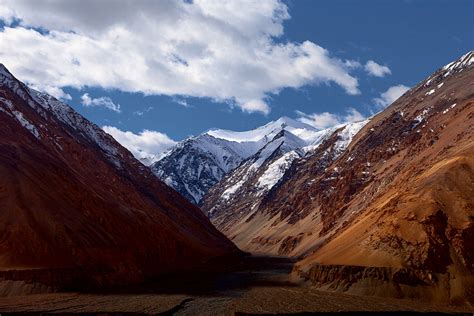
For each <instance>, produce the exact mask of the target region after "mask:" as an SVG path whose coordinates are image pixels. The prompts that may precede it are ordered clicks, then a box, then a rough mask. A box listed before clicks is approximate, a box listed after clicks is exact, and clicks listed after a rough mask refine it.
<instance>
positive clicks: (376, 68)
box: [364, 60, 392, 77]
mask: <svg viewBox="0 0 474 316" xmlns="http://www.w3.org/2000/svg"><path fill="white" fill-rule="evenodd" d="M364 70H365V71H366V72H367V73H368V74H369V75H371V76H375V77H385V76H386V75H390V74H391V73H392V71H391V70H390V68H388V67H387V66H383V65H380V64H377V63H376V62H375V61H373V60H369V61H368V62H367V63H366V64H365V66H364Z"/></svg>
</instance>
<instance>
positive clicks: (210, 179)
mask: <svg viewBox="0 0 474 316" xmlns="http://www.w3.org/2000/svg"><path fill="white" fill-rule="evenodd" d="M340 127H341V126H335V127H332V128H328V129H324V130H318V129H316V128H314V127H313V126H311V125H308V124H305V123H302V122H300V121H297V120H294V119H291V118H288V117H282V118H280V119H278V120H275V121H272V122H269V123H268V124H266V125H263V126H260V127H257V128H256V129H253V130H249V131H239V132H238V131H230V130H222V129H211V130H209V131H207V132H205V133H203V134H201V135H199V136H196V137H190V138H188V139H185V140H184V141H182V142H180V143H178V144H177V145H176V146H174V147H173V148H171V149H170V150H169V151H168V152H166V153H165V154H164V155H162V157H160V159H159V160H158V161H157V162H155V163H153V164H152V165H151V169H152V170H153V172H154V173H155V174H156V175H157V176H158V177H159V178H160V179H162V180H163V181H164V182H165V183H167V184H168V185H169V186H171V187H173V188H174V189H175V190H177V191H178V192H180V193H181V194H182V195H183V196H185V197H186V198H188V199H189V200H190V201H192V202H193V203H196V204H199V202H200V201H201V199H202V197H203V196H204V195H205V194H206V193H207V192H208V191H209V189H211V188H212V187H213V186H214V185H216V184H217V183H218V182H219V181H221V179H223V177H224V176H225V175H226V174H228V173H229V172H231V171H233V170H236V172H237V173H235V172H234V173H232V174H233V179H237V178H239V177H238V175H237V174H240V173H242V177H241V178H239V179H238V180H236V181H234V182H235V183H234V184H233V185H232V186H230V187H229V188H228V191H227V193H226V194H224V196H227V195H229V196H230V195H231V193H232V190H233V189H236V187H235V186H236V185H237V184H238V183H243V182H245V181H247V180H248V177H249V174H250V173H254V172H256V171H257V169H260V167H262V166H263V165H265V166H267V164H268V163H269V161H270V160H271V161H274V160H278V161H276V162H275V163H276V164H277V165H273V166H271V168H273V169H274V170H275V172H277V173H279V174H281V173H282V172H283V170H282V168H283V166H287V167H288V166H289V164H290V162H291V161H292V160H293V159H295V158H300V157H303V156H304V155H305V154H306V153H308V152H310V151H311V150H313V149H314V148H316V147H317V146H318V144H319V143H320V142H321V141H323V140H324V139H325V138H326V137H328V136H329V135H330V134H332V133H333V132H334V131H335V130H336V129H338V128H340ZM269 159H270V160H269ZM268 167H270V166H268ZM273 169H272V170H273ZM237 170H238V171H237ZM244 170H245V171H244ZM268 172H270V171H268ZM244 174H245V175H244ZM281 175H282V174H281ZM271 177H274V175H269V174H268V173H267V175H266V176H265V177H264V178H263V179H262V182H261V183H260V185H261V186H262V187H267V188H268V189H270V188H271V186H272V183H273V182H275V181H278V179H274V178H272V179H270V178H271ZM265 179H266V180H265Z"/></svg>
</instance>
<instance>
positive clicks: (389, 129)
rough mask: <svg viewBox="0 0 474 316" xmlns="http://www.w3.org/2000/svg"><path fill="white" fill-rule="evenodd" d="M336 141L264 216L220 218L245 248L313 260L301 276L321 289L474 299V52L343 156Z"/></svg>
mask: <svg viewBox="0 0 474 316" xmlns="http://www.w3.org/2000/svg"><path fill="white" fill-rule="evenodd" d="M335 135H336V134H333V136H331V137H330V138H329V139H327V140H326V141H324V142H323V143H321V144H320V145H319V146H318V147H317V148H316V150H315V151H314V152H313V153H312V154H311V155H310V156H307V157H305V158H304V159H301V160H299V161H297V163H294V164H293V165H292V166H291V167H290V171H288V172H287V174H288V176H289V179H287V180H286V181H284V182H283V183H282V184H281V185H279V186H278V187H276V188H275V190H272V191H271V194H269V195H268V198H266V199H264V200H263V201H262V202H260V204H259V206H258V209H257V210H256V211H252V212H249V211H247V212H245V211H243V210H236V212H235V213H234V214H233V216H234V217H232V216H230V215H225V217H224V219H223V220H220V218H219V215H217V214H216V211H214V212H213V216H216V217H215V218H214V219H213V220H214V221H216V223H217V225H218V226H219V228H220V229H221V230H222V231H223V232H225V233H226V234H227V235H228V236H229V237H231V238H232V239H233V240H234V241H235V242H236V243H237V244H238V245H240V246H241V247H242V248H243V249H251V250H255V251H259V250H260V251H261V252H265V253H273V254H285V255H293V256H299V257H302V260H301V261H299V262H298V263H297V265H296V268H295V270H294V273H295V275H296V276H298V277H300V278H303V279H306V280H308V281H310V282H312V283H313V284H314V285H317V286H319V287H322V288H326V289H332V290H341V291H352V292H354V293H359V294H376V295H390V296H394V295H395V296H409V297H423V298H427V299H432V300H439V301H448V300H451V301H456V300H466V299H467V300H468V301H471V303H472V302H473V301H474V279H473V273H474V243H473V242H472V240H473V237H474V235H473V234H474V158H473V157H474V52H470V53H468V54H466V55H464V56H462V57H461V58H460V59H459V60H457V61H455V62H453V63H450V64H448V65H447V66H445V67H443V68H441V69H440V70H438V71H437V72H435V73H434V74H433V75H432V76H430V77H429V78H428V79H427V80H425V81H423V82H421V83H420V84H419V85H417V86H416V87H414V88H413V89H411V90H410V91H408V92H407V93H405V94H404V95H403V96H402V97H401V98H399V99H398V100H397V101H395V102H394V103H393V104H392V105H391V106H389V107H388V108H387V109H385V110H384V111H383V112H381V113H379V114H377V115H376V116H375V117H373V118H372V119H371V120H370V122H369V123H367V125H365V126H364V127H363V128H362V130H361V131H360V132H359V133H357V135H356V136H355V137H354V139H353V140H352V142H351V143H350V145H349V147H348V148H347V149H346V150H345V151H343V152H342V153H341V154H340V155H339V156H338V157H336V159H332V158H330V157H331V155H328V152H327V149H329V148H333V147H331V144H332V143H334V142H335V139H334V137H335ZM336 156H337V155H336ZM328 157H329V158H328ZM290 175H291V176H290ZM208 207H209V206H208ZM241 211H243V215H240V214H239V212H241ZM226 213H227V214H229V213H230V210H229V212H226ZM227 223H229V224H227ZM249 232H250V235H251V237H250V238H249V237H247V236H248V234H249Z"/></svg>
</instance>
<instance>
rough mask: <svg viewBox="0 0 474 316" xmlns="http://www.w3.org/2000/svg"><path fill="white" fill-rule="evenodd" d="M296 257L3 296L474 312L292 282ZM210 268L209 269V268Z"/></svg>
mask: <svg viewBox="0 0 474 316" xmlns="http://www.w3.org/2000/svg"><path fill="white" fill-rule="evenodd" d="M294 262H295V261H294V260H293V259H288V258H275V257H255V256H249V257H244V258H240V259H236V260H233V261H231V262H228V264H227V265H226V267H225V269H222V270H219V271H215V272H213V273H209V272H205V270H203V271H202V272H201V273H184V274H174V275H169V276H166V277H161V278H159V279H155V280H152V281H150V282H149V283H148V284H146V285H144V286H141V287H135V288H120V289H114V290H106V291H101V292H97V291H95V292H91V291H79V292H77V291H76V292H63V293H49V294H37V295H24V296H10V297H0V314H1V315H36V314H42V315H44V314H56V315H58V314H60V315H91V314H99V315H177V316H179V315H199V316H201V315H212V316H218V315H336V314H337V315H454V314H456V315H469V316H472V315H473V314H472V313H466V312H471V310H472V308H469V307H459V306H446V305H435V304H428V303H424V302H420V301H415V300H400V299H389V298H380V297H363V296H354V295H348V294H344V293H335V292H324V291H319V290H317V289H314V288H308V287H305V286H303V285H301V284H295V283H291V282H290V278H289V273H290V272H291V270H292V267H293V264H294ZM207 270H209V269H207Z"/></svg>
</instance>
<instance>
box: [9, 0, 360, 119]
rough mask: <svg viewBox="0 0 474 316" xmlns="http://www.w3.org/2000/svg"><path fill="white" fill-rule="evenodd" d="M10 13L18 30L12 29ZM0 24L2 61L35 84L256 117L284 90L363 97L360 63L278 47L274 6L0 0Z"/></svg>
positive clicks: (271, 2) (274, 1) (303, 47)
mask: <svg viewBox="0 0 474 316" xmlns="http://www.w3.org/2000/svg"><path fill="white" fill-rule="evenodd" d="M104 13H106V14H104ZM13 17H15V18H19V19H21V23H20V25H19V26H18V25H15V26H14V27H10V26H8V25H9V24H8V23H9V22H11V21H12V18H13ZM2 18H3V20H4V21H5V22H6V23H7V26H6V27H4V29H3V30H2V31H1V32H0V59H1V60H2V62H3V63H4V64H5V65H6V66H7V67H8V68H9V69H10V70H11V71H12V72H13V73H14V74H15V75H16V76H18V77H19V78H20V79H21V80H24V81H26V82H27V83H29V84H32V85H35V86H36V87H44V83H45V82H47V83H48V84H50V85H53V86H54V87H57V88H58V89H60V88H63V87H67V86H70V87H75V88H83V87H85V86H93V87H101V88H105V89H119V90H122V91H127V92H141V93H144V94H155V95H160V94H162V95H176V96H194V97H206V98H210V99H211V100H214V101H220V102H229V103H231V104H236V105H237V106H239V107H240V108H241V109H242V110H244V111H247V112H262V113H268V112H269V111H270V105H269V104H268V103H267V102H266V101H265V100H269V98H268V97H269V96H270V95H271V94H275V93H278V92H279V91H280V90H282V89H284V88H299V87H302V86H304V85H309V84H313V85H317V84H322V83H334V84H336V85H338V86H340V87H341V88H343V89H344V90H345V91H346V93H348V94H358V93H359V89H358V81H357V78H355V77H354V76H353V75H351V74H350V71H351V70H352V69H353V68H354V67H356V66H357V62H354V61H351V60H349V61H348V60H340V59H338V58H336V57H334V56H331V54H330V53H329V52H328V51H327V50H326V49H324V48H322V47H320V46H318V45H317V44H315V43H313V42H310V41H305V42H302V43H294V42H287V41H285V42H277V39H278V38H279V37H281V36H282V35H283V33H284V29H283V23H284V21H285V20H287V19H289V18H290V16H289V13H288V8H287V6H286V5H285V4H284V3H283V2H282V1H280V0H267V1H254V0H247V1H244V0H234V1H206V0H195V1H192V2H187V1H178V0H176V1H145V0H136V1H132V0H120V1H118V0H117V1H114V2H113V3H111V2H110V1H93V0H84V1H79V0H76V1H60V0H51V1H47V2H45V1H36V0H3V1H2V2H1V4H0V19H2ZM31 27H35V28H38V27H41V28H42V29H46V30H48V32H38V31H36V30H35V29H33V28H31Z"/></svg>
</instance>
